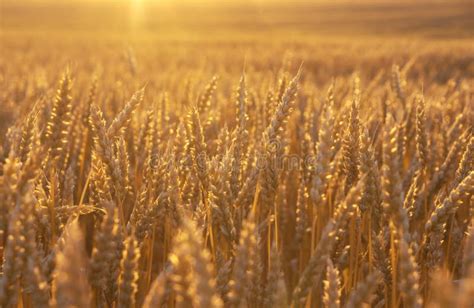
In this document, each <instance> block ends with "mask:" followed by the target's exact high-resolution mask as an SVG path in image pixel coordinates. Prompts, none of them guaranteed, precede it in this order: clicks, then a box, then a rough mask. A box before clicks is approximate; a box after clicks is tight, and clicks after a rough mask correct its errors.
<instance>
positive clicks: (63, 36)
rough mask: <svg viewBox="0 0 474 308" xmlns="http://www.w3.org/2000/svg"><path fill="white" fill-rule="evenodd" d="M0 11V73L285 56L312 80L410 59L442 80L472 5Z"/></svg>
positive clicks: (453, 63)
mask: <svg viewBox="0 0 474 308" xmlns="http://www.w3.org/2000/svg"><path fill="white" fill-rule="evenodd" d="M0 14H1V18H0V21H1V30H0V31H1V32H0V45H1V54H2V57H1V60H0V62H1V63H0V65H1V67H2V71H5V70H6V67H8V66H9V65H11V64H12V63H15V62H16V61H13V60H12V58H15V57H22V58H23V60H22V63H23V64H24V65H25V66H27V67H28V69H31V68H34V67H35V66H36V67H37V66H44V65H45V64H48V65H53V66H57V67H64V66H65V65H66V64H67V63H69V64H71V63H76V64H81V65H82V64H84V65H86V66H89V70H88V72H90V71H91V70H94V69H97V67H98V66H103V67H104V66H105V67H107V65H103V64H104V61H106V62H107V61H113V62H114V63H116V64H117V65H121V64H123V65H128V64H127V63H126V62H127V61H126V59H127V57H128V56H127V54H129V53H132V54H133V57H134V58H135V60H136V64H137V65H136V69H137V70H141V72H140V73H141V74H138V75H139V76H140V77H142V78H144V79H147V78H148V79H150V76H149V75H147V74H148V73H153V74H155V73H157V72H158V71H161V72H165V71H167V70H168V69H176V67H178V68H179V67H183V66H186V67H187V68H188V69H189V68H195V69H198V70H203V69H205V70H207V71H209V72H212V73H216V72H218V71H220V70H226V71H232V72H236V71H240V70H241V69H242V67H243V65H244V62H246V63H247V65H248V66H249V67H255V68H256V69H257V70H258V69H259V67H260V68H268V67H269V66H270V67H273V68H274V69H278V65H279V64H280V62H281V59H282V58H283V57H285V56H286V55H288V54H290V55H291V57H293V58H294V59H295V60H297V61H296V62H298V61H305V69H307V70H309V71H311V72H312V73H314V75H315V76H316V79H320V81H321V82H327V81H328V79H330V78H331V77H334V76H340V75H348V74H352V73H353V72H354V71H356V70H358V71H361V74H362V77H364V76H368V77H373V76H374V75H375V74H377V73H378V71H379V68H381V67H382V68H383V67H385V68H390V66H391V65H392V64H393V63H394V62H397V63H399V64H403V63H406V62H408V61H409V60H410V59H412V58H413V57H417V61H416V64H415V66H416V67H418V68H420V69H421V68H423V70H424V71H427V70H428V71H429V70H433V72H432V73H433V74H437V75H436V76H435V77H436V78H434V80H439V81H441V82H444V81H446V80H448V79H449V78H452V77H456V76H457V75H458V73H459V71H462V72H463V75H464V76H468V77H471V76H472V75H473V71H474V68H473V62H474V61H473V59H474V58H473V54H474V52H473V51H474V47H473V34H474V18H473V17H474V8H473V4H472V1H416V2H415V1H358V2H350V1H291V2H290V1H197V0H194V1H193V0H185V1H174V0H165V1H153V0H131V1H125V0H122V1H111V0H98V1H91V0H89V1H88V0H82V1H80V0H72V1H49V0H2V1H1V13H0ZM33 50H34V52H32V51H33ZM348 54H350V56H349V57H348ZM124 55H125V56H124ZM129 55H130V54H129ZM170 57H172V59H173V60H172V61H171V58H170ZM7 59H9V60H7ZM123 59H125V62H124V61H123ZM37 60H40V61H37ZM220 60H222V61H220ZM122 62H124V63H122ZM426 63H431V65H429V66H427V65H425V64H426ZM218 66H219V67H218ZM152 69H153V70H152ZM55 71H56V70H55ZM147 71H148V72H147ZM58 72H59V71H58ZM416 72H417V70H416V69H414V70H412V76H408V78H410V77H417V76H418V75H417V74H416ZM448 72H449V73H448ZM428 73H429V72H428ZM328 74H329V76H328ZM142 81H143V80H140V82H142Z"/></svg>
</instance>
